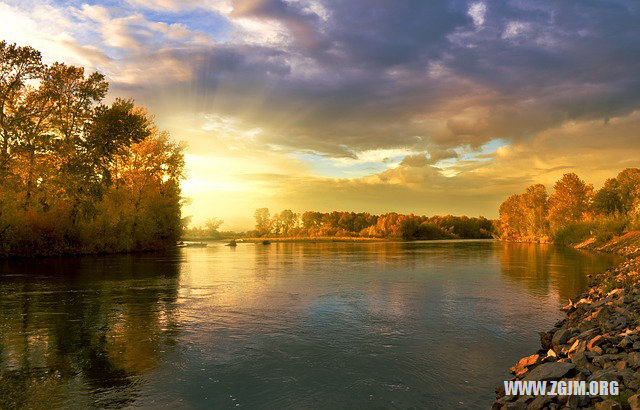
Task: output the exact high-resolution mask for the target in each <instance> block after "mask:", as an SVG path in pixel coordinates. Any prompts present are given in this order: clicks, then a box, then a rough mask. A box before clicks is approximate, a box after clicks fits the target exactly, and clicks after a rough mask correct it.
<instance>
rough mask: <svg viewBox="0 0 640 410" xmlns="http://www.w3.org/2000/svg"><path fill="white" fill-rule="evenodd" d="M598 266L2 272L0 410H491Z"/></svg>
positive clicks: (581, 261) (190, 251) (545, 248)
mask: <svg viewBox="0 0 640 410" xmlns="http://www.w3.org/2000/svg"><path fill="white" fill-rule="evenodd" d="M615 261H616V259H615V258H614V257H612V256H607V255H600V254H593V253H587V252H581V251H576V250H572V249H559V248H555V247H553V246H551V245H533V244H509V243H501V242H494V241H433V242H380V243H340V242H336V243H273V244H271V245H262V244H249V243H240V244H239V245H238V246H237V248H230V247H225V246H223V244H221V243H211V244H210V245H209V246H208V247H207V248H183V249H178V250H176V251H172V252H168V253H161V254H158V253H147V254H136V255H116V256H95V257H74V258H71V257H69V258H47V259H21V260H4V261H0V408H13V407H27V408H68V407H73V408H86V407H109V408H120V407H128V406H141V407H148V408H157V407H171V408H175V407H183V408H203V409H204V408H251V409H253V408H272V409H280V408H434V409H438V408H442V409H447V408H489V407H490V405H491V403H492V400H493V397H494V393H493V390H494V387H495V386H497V385H499V384H502V381H503V380H505V379H508V378H509V377H510V375H509V373H508V371H507V369H508V368H509V367H510V366H512V365H513V364H514V363H515V361H516V360H517V359H519V358H520V357H522V356H524V355H527V354H530V353H533V352H535V351H536V350H537V349H538V348H539V339H538V332H539V331H542V330H548V329H549V328H550V327H552V326H553V323H554V322H555V321H556V320H558V319H560V318H561V317H562V312H561V311H560V310H559V307H560V306H561V305H563V304H565V303H566V301H567V298H569V297H573V296H575V295H577V294H578V293H580V292H581V291H583V290H584V289H585V288H586V285H587V278H586V275H587V274H589V273H595V272H598V271H602V270H605V269H606V268H608V267H611V266H612V265H613V264H614V263H615Z"/></svg>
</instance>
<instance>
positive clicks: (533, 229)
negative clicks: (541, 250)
mask: <svg viewBox="0 0 640 410" xmlns="http://www.w3.org/2000/svg"><path fill="white" fill-rule="evenodd" d="M520 206H521V208H522V213H523V220H522V221H521V222H522V223H523V224H524V230H525V232H526V234H527V235H529V236H531V237H538V238H539V237H543V236H546V235H547V230H548V222H547V215H548V212H549V206H548V202H547V189H546V188H545V186H544V185H542V184H536V185H532V186H530V187H528V188H527V190H526V191H525V192H524V193H523V194H522V195H521V196H520Z"/></svg>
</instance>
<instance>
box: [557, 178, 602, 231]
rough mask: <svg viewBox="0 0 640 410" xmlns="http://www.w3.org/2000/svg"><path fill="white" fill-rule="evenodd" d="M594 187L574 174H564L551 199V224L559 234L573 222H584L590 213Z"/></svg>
mask: <svg viewBox="0 0 640 410" xmlns="http://www.w3.org/2000/svg"><path fill="white" fill-rule="evenodd" d="M592 194H593V186H591V185H587V184H586V183H585V182H584V181H583V180H581V179H580V178H579V177H578V175H576V174H574V173H568V174H564V175H563V176H562V178H561V179H560V180H559V181H558V182H556V184H555V185H554V192H553V194H552V195H551V196H550V197H549V223H550V225H551V229H552V230H553V231H554V232H557V231H558V230H559V229H560V228H562V227H564V226H566V225H567V224H569V223H572V222H578V221H581V220H583V219H584V218H585V217H586V216H587V214H588V212H589V211H590V205H591V197H592Z"/></svg>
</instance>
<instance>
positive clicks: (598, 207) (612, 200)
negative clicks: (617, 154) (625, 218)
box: [593, 178, 624, 215]
mask: <svg viewBox="0 0 640 410" xmlns="http://www.w3.org/2000/svg"><path fill="white" fill-rule="evenodd" d="M593 209H594V210H595V211H596V212H598V213H601V214H605V215H611V214H616V213H623V212H624V209H623V206H622V199H621V198H620V192H619V187H618V180H617V179H616V178H609V179H607V180H606V181H605V183H604V185H603V187H602V188H600V189H599V190H598V191H597V192H596V193H595V195H594V196H593Z"/></svg>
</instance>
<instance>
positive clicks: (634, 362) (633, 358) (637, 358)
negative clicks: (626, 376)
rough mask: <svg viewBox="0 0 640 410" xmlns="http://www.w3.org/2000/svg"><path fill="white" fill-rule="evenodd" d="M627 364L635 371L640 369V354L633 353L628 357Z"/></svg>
mask: <svg viewBox="0 0 640 410" xmlns="http://www.w3.org/2000/svg"><path fill="white" fill-rule="evenodd" d="M627 364H628V365H629V367H633V368H634V369H637V368H639V367H640V353H638V352H631V353H629V354H628V355H627Z"/></svg>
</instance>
